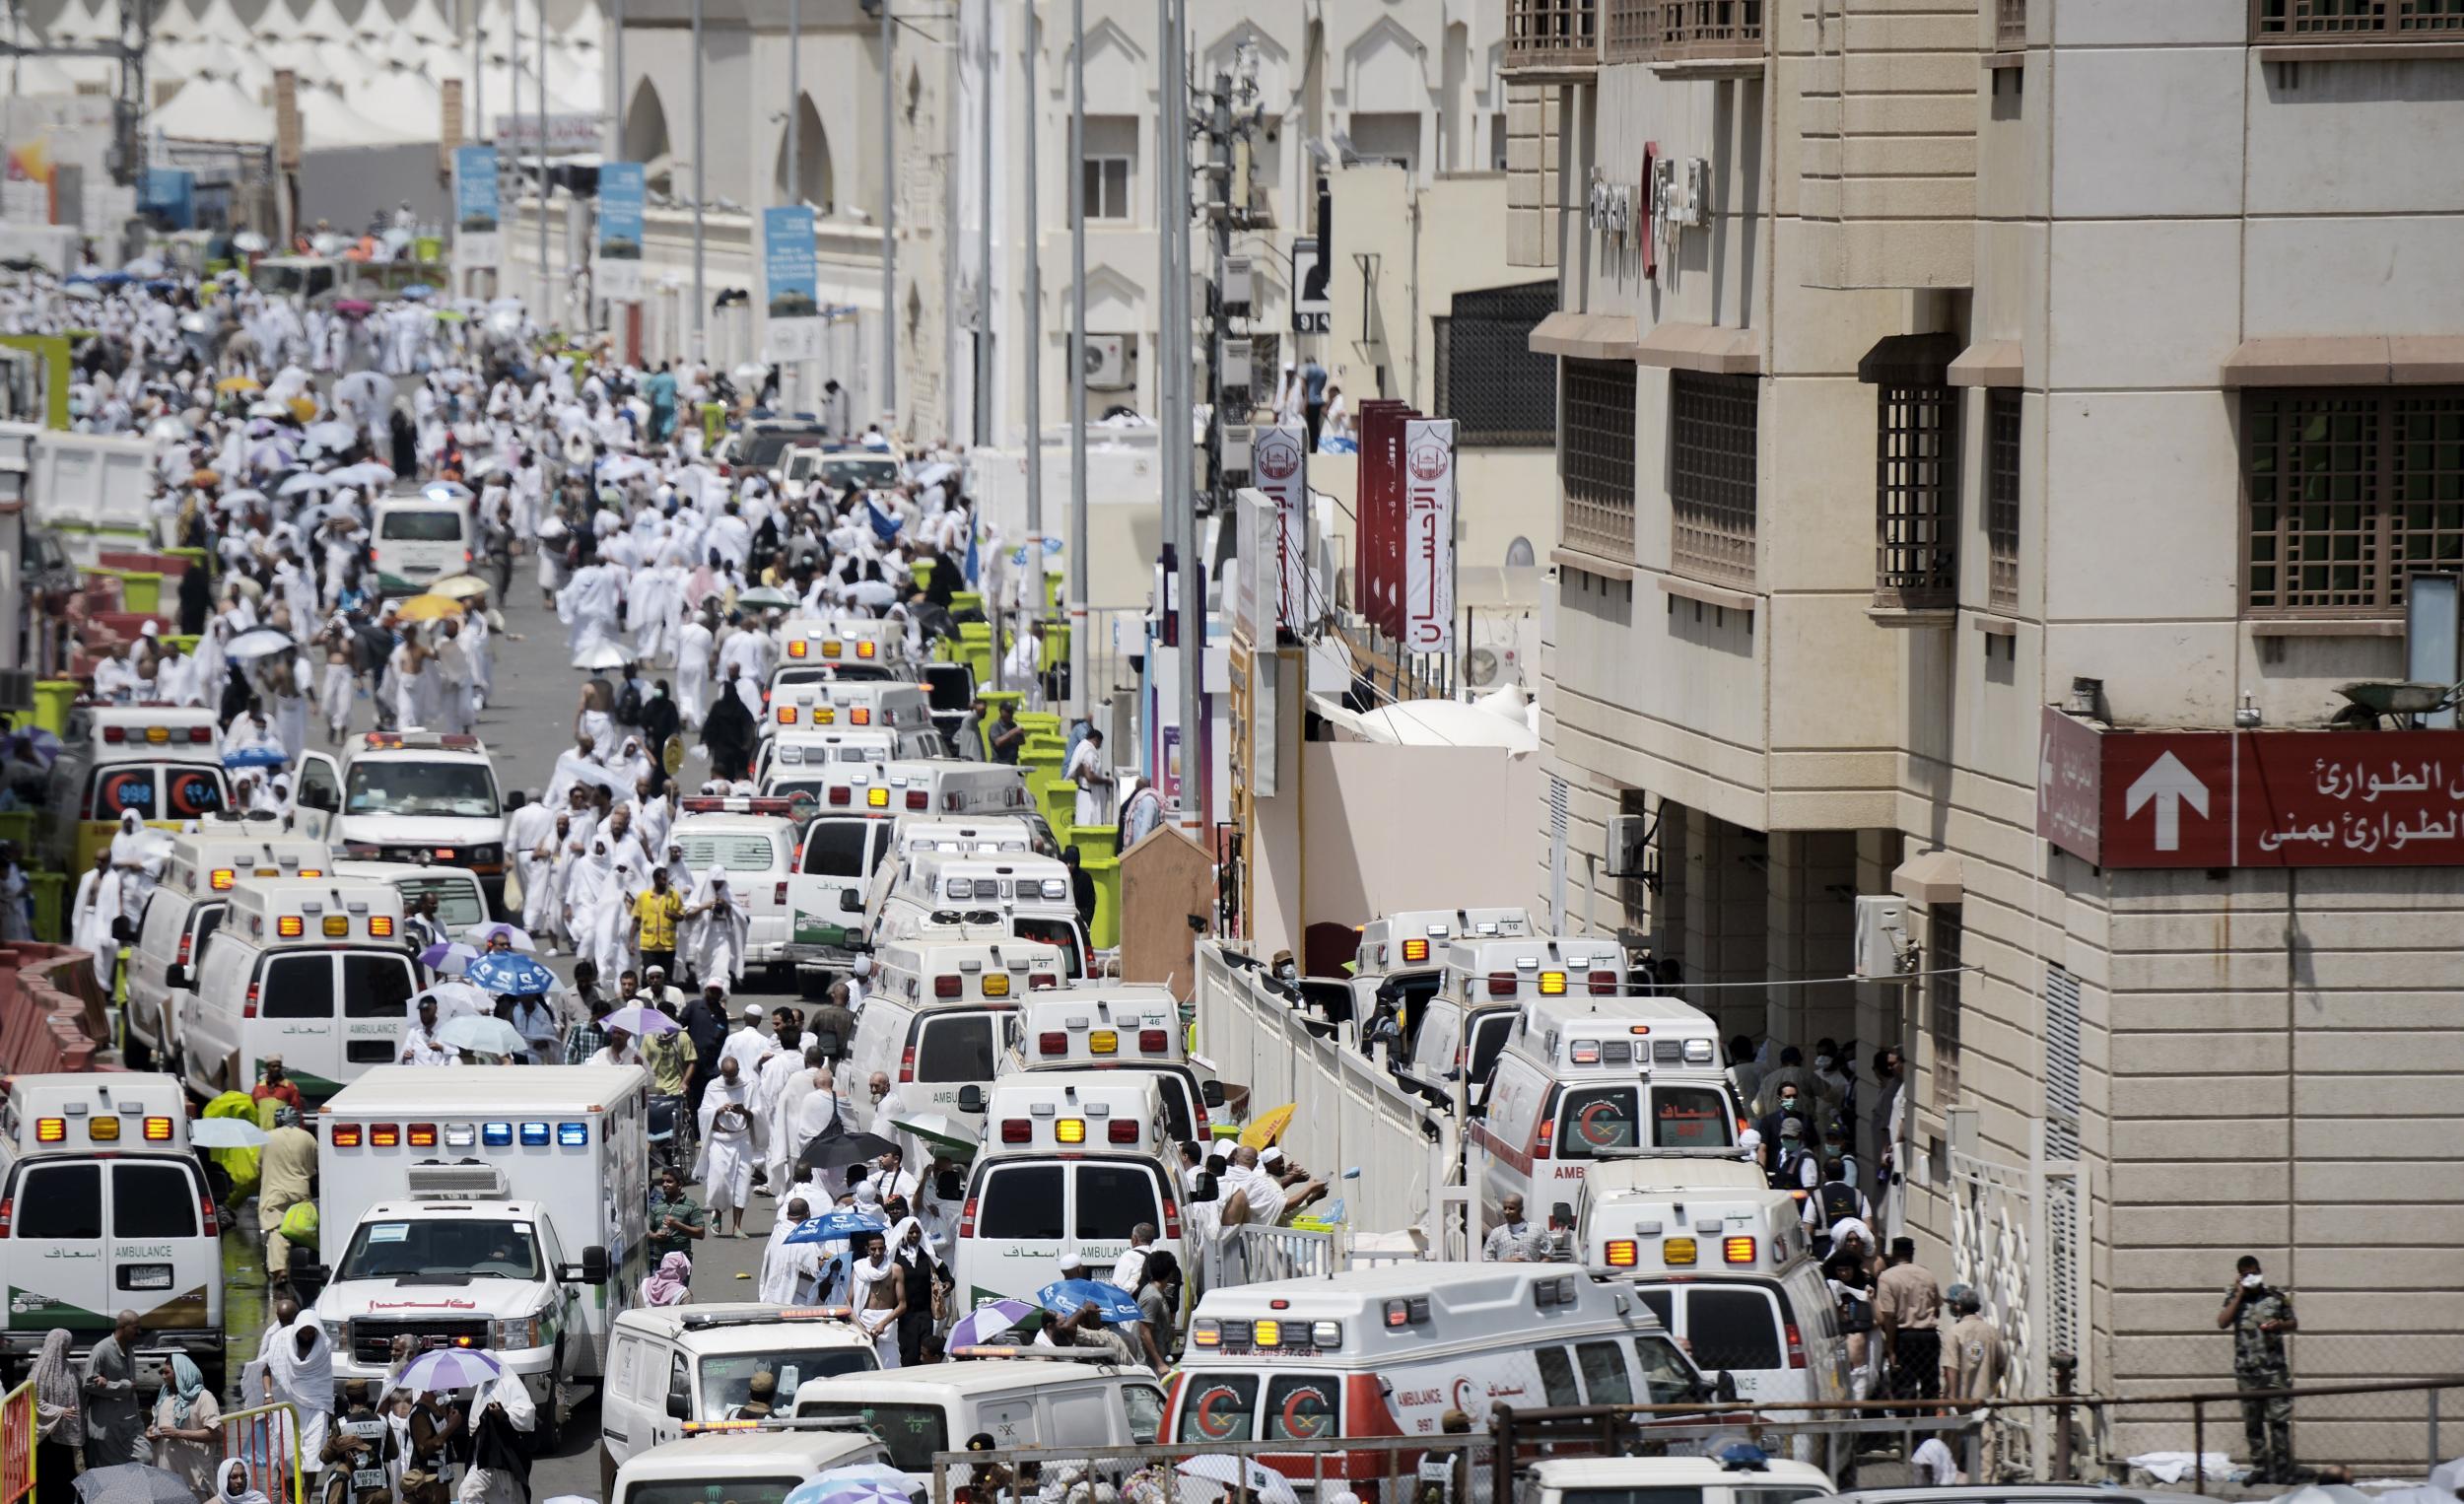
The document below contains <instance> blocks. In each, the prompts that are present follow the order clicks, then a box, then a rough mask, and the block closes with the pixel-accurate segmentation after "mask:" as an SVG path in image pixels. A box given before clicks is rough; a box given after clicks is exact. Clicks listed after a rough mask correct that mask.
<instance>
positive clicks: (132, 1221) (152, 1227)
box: [111, 1164, 197, 1239]
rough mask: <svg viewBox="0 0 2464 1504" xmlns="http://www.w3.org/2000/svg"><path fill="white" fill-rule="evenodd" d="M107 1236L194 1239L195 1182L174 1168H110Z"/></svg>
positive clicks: (176, 1167) (126, 1165) (128, 1166)
mask: <svg viewBox="0 0 2464 1504" xmlns="http://www.w3.org/2000/svg"><path fill="white" fill-rule="evenodd" d="M111 1236H112V1237H113V1238H115V1239H118V1238H193V1237H195V1236H197V1186H196V1183H195V1182H194V1181H192V1180H190V1179H189V1177H188V1172H187V1171H186V1170H185V1169H183V1168H182V1167H180V1166H178V1165H144V1164H119V1165H113V1166H112V1167H111Z"/></svg>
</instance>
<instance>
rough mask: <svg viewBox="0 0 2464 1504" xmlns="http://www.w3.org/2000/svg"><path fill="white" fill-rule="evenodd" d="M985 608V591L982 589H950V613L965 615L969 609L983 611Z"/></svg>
mask: <svg viewBox="0 0 2464 1504" xmlns="http://www.w3.org/2000/svg"><path fill="white" fill-rule="evenodd" d="M983 609H984V592H983V591H982V590H952V591H950V615H952V616H963V615H965V614H966V613H967V612H969V611H977V612H981V611H982V610H983Z"/></svg>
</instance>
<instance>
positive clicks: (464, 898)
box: [385, 877, 488, 933]
mask: <svg viewBox="0 0 2464 1504" xmlns="http://www.w3.org/2000/svg"><path fill="white" fill-rule="evenodd" d="M385 881H387V882H389V883H391V884H393V890H394V891H395V892H396V893H399V894H401V895H402V907H403V908H404V909H408V908H410V907H411V906H412V905H413V904H416V903H418V902H419V901H420V900H421V899H423V898H426V897H427V896H428V895H430V894H432V893H433V894H435V895H436V897H437V921H438V923H442V924H443V925H445V928H447V929H450V930H453V931H454V932H456V933H459V932H460V931H462V930H464V929H467V928H469V927H470V926H471V925H473V924H484V923H487V922H488V904H487V900H486V899H485V898H483V897H482V896H481V895H480V892H479V879H477V878H475V877H388V878H386V879H385Z"/></svg>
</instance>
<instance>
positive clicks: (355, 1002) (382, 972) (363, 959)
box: [342, 954, 419, 1018]
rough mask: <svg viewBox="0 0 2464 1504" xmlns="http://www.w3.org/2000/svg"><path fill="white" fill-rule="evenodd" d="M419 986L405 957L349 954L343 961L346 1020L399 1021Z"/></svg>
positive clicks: (408, 1008)
mask: <svg viewBox="0 0 2464 1504" xmlns="http://www.w3.org/2000/svg"><path fill="white" fill-rule="evenodd" d="M416 991H419V984H418V983H417V982H416V981H415V980H414V979H413V978H412V976H411V963H410V959H409V958H408V957H407V956H399V955H366V954H348V955H345V956H344V957H343V958H342V1015H343V1016H344V1017H345V1018H402V1017H406V1016H408V1015H409V1013H410V1003H411V994H412V993H413V992H416Z"/></svg>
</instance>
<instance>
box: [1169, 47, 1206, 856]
mask: <svg viewBox="0 0 2464 1504" xmlns="http://www.w3.org/2000/svg"><path fill="white" fill-rule="evenodd" d="M1163 3H1164V5H1165V6H1166V8H1167V10H1168V11H1169V24H1168V27H1167V29H1166V31H1165V41H1166V43H1167V45H1166V47H1165V58H1164V76H1165V79H1166V81H1167V85H1168V88H1169V98H1168V101H1167V108H1166V114H1167V118H1168V121H1169V131H1168V133H1167V135H1166V138H1165V140H1166V145H1167V149H1168V150H1169V151H1170V152H1171V156H1170V157H1168V158H1167V159H1166V160H1165V165H1166V167H1167V168H1169V169H1170V171H1171V178H1170V182H1169V184H1168V188H1169V198H1170V202H1171V207H1172V219H1171V221H1170V223H1169V224H1168V225H1167V226H1166V227H1165V234H1164V240H1165V241H1166V243H1167V244H1168V245H1169V246H1170V247H1171V250H1170V257H1171V269H1172V276H1171V282H1170V285H1169V287H1168V289H1167V312H1168V315H1169V317H1170V319H1171V323H1170V325H1169V326H1168V327H1169V334H1168V339H1169V355H1168V357H1167V359H1168V360H1169V362H1170V365H1169V367H1168V368H1167V369H1168V371H1169V373H1170V376H1171V382H1172V387H1171V396H1170V398H1169V401H1170V406H1169V407H1167V408H1166V409H1165V412H1164V424H1165V427H1164V430H1163V433H1164V437H1165V442H1166V443H1167V444H1169V445H1170V446H1171V450H1172V459H1171V461H1170V462H1169V463H1168V464H1167V465H1166V466H1165V467H1164V469H1165V474H1166V475H1167V476H1168V477H1170V481H1171V484H1172V486H1173V488H1174V489H1173V491H1172V493H1171V494H1170V495H1169V496H1168V497H1167V498H1166V499H1165V500H1166V505H1167V506H1168V507H1169V508H1170V515H1172V516H1174V517H1176V518H1177V519H1178V521H1179V531H1180V540H1181V541H1180V553H1181V561H1180V583H1181V600H1180V622H1179V627H1178V631H1179V636H1180V639H1181V824H1182V828H1183V829H1184V830H1185V831H1187V832H1188V833H1190V834H1191V836H1192V837H1193V838H1198V837H1199V833H1200V832H1202V831H1203V829H1204V827H1205V824H1206V814H1207V805H1206V763H1207V758H1206V750H1205V749H1206V729H1207V727H1206V708H1205V707H1206V683H1205V678H1206V566H1205V562H1204V561H1203V560H1202V559H1201V558H1200V557H1199V553H1200V549H1199V546H1198V484H1197V480H1198V477H1197V464H1196V460H1197V455H1196V453H1195V452H1194V450H1193V448H1192V445H1191V443H1190V420H1191V416H1192V413H1193V410H1194V409H1195V407H1196V405H1197V404H1196V403H1194V402H1193V401H1192V400H1191V397H1192V392H1191V383H1190V337H1191V323H1192V321H1191V317H1190V273H1191V270H1192V266H1193V263H1192V260H1191V256H1190V217H1191V204H1190V58H1189V0H1163ZM1215 297H1216V295H1215V292H1214V290H1213V289H1211V288H1210V289H1209V291H1208V294H1207V299H1208V304H1209V308H1210V310H1211V308H1212V305H1213V303H1214V302H1215Z"/></svg>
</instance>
